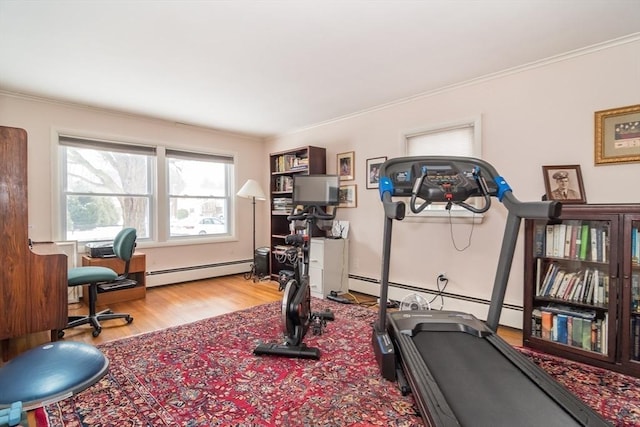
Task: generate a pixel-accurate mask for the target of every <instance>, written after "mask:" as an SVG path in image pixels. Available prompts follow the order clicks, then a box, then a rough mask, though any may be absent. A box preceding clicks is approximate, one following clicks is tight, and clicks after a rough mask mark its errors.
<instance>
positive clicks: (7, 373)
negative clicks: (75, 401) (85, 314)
mask: <svg viewBox="0 0 640 427" xmlns="http://www.w3.org/2000/svg"><path fill="white" fill-rule="evenodd" d="M108 368H109V360H108V359H107V358H106V357H105V355H104V354H102V352H101V351H100V350H98V349H97V348H96V347H94V346H92V345H89V344H84V343H81V342H66V341H57V342H52V343H47V344H43V345H41V346H39V347H36V348H33V349H31V350H28V351H26V352H24V353H23V354H20V355H19V356H17V357H15V358H14V359H12V360H10V361H9V362H7V364H5V365H4V366H3V367H0V408H4V407H9V406H11V404H12V403H14V402H22V405H23V407H24V409H25V410H28V409H33V408H37V407H40V406H43V405H45V404H49V403H53V402H56V401H58V400H62V399H66V398H68V397H71V396H73V395H74V394H77V393H79V392H81V391H82V390H84V389H86V388H87V387H89V386H91V385H93V384H95V383H96V382H98V380H100V378H102V377H103V376H104V375H105V374H106V373H107V370H108Z"/></svg>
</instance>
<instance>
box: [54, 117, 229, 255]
mask: <svg viewBox="0 0 640 427" xmlns="http://www.w3.org/2000/svg"><path fill="white" fill-rule="evenodd" d="M61 138H70V139H75V140H77V141H84V142H85V143H89V144H87V145H89V146H90V143H93V142H95V143H98V144H105V146H108V145H109V144H114V146H118V147H119V148H125V151H126V149H127V148H130V149H131V150H132V151H137V150H140V149H142V150H151V149H153V150H155V153H154V155H153V159H154V161H153V162H152V163H153V164H152V165H151V166H150V170H149V171H148V174H149V175H150V176H149V177H148V179H150V180H151V181H149V183H148V187H149V188H150V192H151V194H150V201H149V237H148V238H142V239H140V238H139V239H138V243H139V245H138V246H144V247H162V246H181V245H193V244H203V243H215V242H222V241H232V240H237V236H236V229H235V215H236V212H235V197H234V194H235V192H234V188H235V182H236V179H235V178H236V177H235V175H236V170H237V157H238V156H237V153H235V152H224V151H222V150H220V151H211V152H209V151H207V150H202V149H192V148H190V147H186V146H181V147H174V146H171V147H170V146H169V145H165V144H161V143H160V142H158V143H149V142H148V141H138V140H135V139H132V138H122V137H117V138H105V137H104V136H100V135H91V134H86V133H84V132H78V131H74V130H66V129H64V130H63V129H52V132H51V159H52V180H51V194H52V196H53V197H52V199H51V204H52V216H51V217H52V223H51V224H52V234H53V237H54V239H55V240H62V239H63V238H64V237H65V236H66V231H65V228H64V227H65V226H66V221H65V220H64V218H65V217H66V212H67V210H66V193H65V187H64V185H66V176H64V174H65V173H66V165H63V161H66V159H65V156H66V154H63V153H62V146H61V144H60V139H61ZM80 145H82V144H80ZM167 150H174V151H177V152H182V153H187V154H189V153H191V154H194V155H196V156H201V157H206V156H209V158H225V159H227V160H228V167H227V168H226V173H225V181H226V189H227V190H226V191H227V194H226V199H227V202H226V203H227V218H226V220H227V232H226V233H224V234H207V235H200V236H179V237H178V236H174V237H171V236H170V234H171V233H170V218H169V194H168V188H169V187H168V185H169V181H168V180H169V176H168V175H169V174H168V170H167V168H168V163H167V159H166V151H167ZM93 194H96V193H93ZM109 195H113V196H115V194H111V193H109ZM127 195H130V194H127ZM77 242H78V251H79V252H80V253H83V252H84V251H85V243H88V242H90V241H89V240H87V241H83V240H78V241H77Z"/></svg>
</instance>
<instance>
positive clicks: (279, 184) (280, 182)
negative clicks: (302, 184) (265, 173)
mask: <svg viewBox="0 0 640 427" xmlns="http://www.w3.org/2000/svg"><path fill="white" fill-rule="evenodd" d="M273 190H274V191H293V177H291V176H288V175H280V176H276V177H275V181H274V186H273Z"/></svg>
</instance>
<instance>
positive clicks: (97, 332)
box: [91, 328, 102, 338]
mask: <svg viewBox="0 0 640 427" xmlns="http://www.w3.org/2000/svg"><path fill="white" fill-rule="evenodd" d="M100 332H102V328H101V329H94V330H93V332H91V335H93V337H94V338H95V337H97V336H98V335H100Z"/></svg>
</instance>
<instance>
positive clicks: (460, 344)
mask: <svg viewBox="0 0 640 427" xmlns="http://www.w3.org/2000/svg"><path fill="white" fill-rule="evenodd" d="M413 342H414V344H415V345H416V347H417V349H418V351H419V352H420V355H421V356H422V358H423V360H424V361H425V362H426V364H427V366H428V368H429V370H430V371H431V373H432V375H433V376H434V378H435V380H436V382H437V383H438V386H439V387H440V389H441V391H442V393H443V395H444V396H445V398H446V399H447V402H448V403H449V405H450V406H451V409H452V410H453V411H454V413H455V414H456V416H457V417H458V420H459V422H460V424H461V425H463V426H474V427H478V426H491V427H495V426H514V425H517V426H542V425H544V426H545V427H552V426H558V427H566V426H571V425H579V424H578V423H577V422H576V420H574V419H573V417H571V416H570V415H569V414H568V413H567V412H566V411H565V410H564V409H563V408H562V407H560V406H559V405H558V404H557V403H556V402H555V401H554V400H553V399H552V398H550V397H549V396H548V395H547V394H546V393H545V392H543V391H542V390H541V389H540V388H538V386H537V385H536V384H535V383H534V382H533V381H531V380H530V379H529V378H528V377H527V376H526V375H524V374H523V373H522V372H521V371H520V370H519V369H518V368H517V367H516V366H515V365H513V364H512V363H511V362H510V361H509V360H508V359H507V358H506V357H504V356H503V355H502V353H501V352H500V351H498V350H497V349H496V348H495V347H494V346H493V345H492V344H491V343H490V342H489V341H487V340H486V339H483V338H478V337H476V336H472V335H470V334H467V333H463V332H433V331H424V332H419V333H418V334H416V335H415V336H414V337H413Z"/></svg>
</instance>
